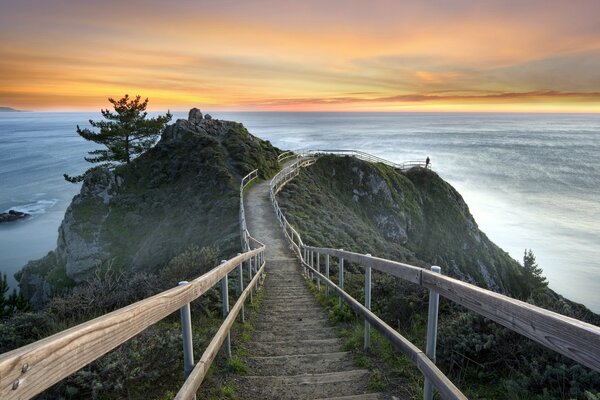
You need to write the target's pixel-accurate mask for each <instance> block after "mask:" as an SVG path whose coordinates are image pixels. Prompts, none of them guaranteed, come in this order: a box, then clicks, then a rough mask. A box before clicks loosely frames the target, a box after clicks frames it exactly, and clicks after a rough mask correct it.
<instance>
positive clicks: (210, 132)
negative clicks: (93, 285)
mask: <svg viewBox="0 0 600 400" xmlns="http://www.w3.org/2000/svg"><path fill="white" fill-rule="evenodd" d="M279 153H280V151H279V150H278V149H277V148H275V147H273V146H272V145H271V144H270V143H269V142H268V141H264V140H261V139H259V138H257V137H255V136H253V135H251V134H250V133H249V132H248V131H247V130H246V128H244V126H243V125H242V124H240V123H237V122H231V121H222V120H218V119H212V118H211V119H206V118H203V116H202V112H201V111H200V110H199V109H192V110H191V111H190V113H189V118H188V119H187V120H182V119H180V120H177V121H176V122H175V123H174V124H172V125H169V126H167V127H166V128H165V130H164V131H163V133H162V136H161V139H160V141H159V142H158V143H157V145H156V146H155V147H154V148H152V149H150V150H149V151H147V152H146V153H145V154H143V155H141V156H140V157H138V158H137V159H135V160H133V161H132V162H131V163H130V164H128V165H122V166H120V167H117V168H116V169H114V170H107V169H105V168H94V169H92V170H90V171H89V172H88V173H87V174H86V177H85V180H84V182H83V185H82V187H81V192H80V193H79V194H78V195H77V196H75V198H74V199H73V201H72V203H71V205H70V206H69V208H68V209H67V211H66V213H65V218H64V220H63V222H62V224H61V226H60V229H59V239H58V243H57V248H56V250H55V251H53V252H51V253H50V254H49V255H48V256H46V257H44V258H43V259H41V260H36V261H32V262H30V263H29V264H27V265H26V266H25V267H24V268H23V270H22V271H21V272H20V274H19V278H20V286H21V288H22V290H23V292H24V293H25V294H26V295H28V297H30V298H32V299H34V300H35V301H36V303H37V304H38V305H39V304H40V303H41V302H43V301H44V300H45V299H46V298H47V297H48V296H50V295H51V294H52V292H53V291H54V292H55V291H56V290H59V289H60V288H61V287H63V286H65V285H67V286H68V285H72V284H77V283H78V282H81V281H83V280H85V279H86V278H87V277H89V276H90V274H93V273H94V271H95V270H96V269H97V268H99V267H101V266H106V265H110V266H111V267H112V268H113V269H116V270H122V271H131V270H135V271H141V270H149V271H153V270H155V269H157V268H160V267H162V266H163V265H164V264H166V263H167V262H168V261H169V260H170V259H171V258H172V257H173V256H175V255H177V254H179V253H180V252H181V251H183V250H184V249H186V248H187V247H189V246H190V245H198V246H215V247H218V248H219V250H220V253H221V255H222V256H223V257H230V256H232V255H235V254H236V253H237V252H238V251H239V243H240V240H239V225H238V207H239V182H240V179H241V177H242V176H244V175H246V174H247V173H248V172H250V171H252V170H254V169H256V168H258V169H259V171H260V173H261V174H263V176H270V175H272V174H274V173H275V172H276V171H277V170H278V168H279V165H278V163H277V156H278V154H279Z"/></svg>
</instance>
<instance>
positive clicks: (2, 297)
mask: <svg viewBox="0 0 600 400" xmlns="http://www.w3.org/2000/svg"><path fill="white" fill-rule="evenodd" d="M9 289H10V288H9V287H8V281H7V278H6V274H1V275H0V318H2V317H6V316H10V315H13V314H14V313H16V312H19V311H27V310H29V308H30V304H29V302H28V301H27V299H26V298H25V297H23V294H22V293H17V291H16V290H15V289H13V291H12V293H11V294H10V295H9V296H8V297H7V296H6V294H7V293H8V290H9Z"/></svg>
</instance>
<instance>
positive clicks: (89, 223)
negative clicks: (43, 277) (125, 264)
mask: <svg viewBox="0 0 600 400" xmlns="http://www.w3.org/2000/svg"><path fill="white" fill-rule="evenodd" d="M116 183H117V181H116V179H115V177H114V173H113V172H111V171H109V170H108V169H105V168H95V169H93V170H91V171H90V172H89V173H88V174H87V175H86V177H85V180H84V182H83V186H82V187H81V192H80V194H79V195H77V196H75V197H74V198H73V201H72V203H71V205H69V208H67V211H66V212H65V217H64V219H63V222H62V223H61V225H60V228H59V230H58V242H57V248H56V253H57V256H58V259H59V262H61V263H62V264H64V265H65V268H66V272H67V275H68V276H69V277H71V278H73V279H74V280H75V281H79V280H80V277H83V276H85V275H86V273H87V272H88V271H89V270H91V269H94V268H96V267H97V266H98V265H100V264H101V263H102V262H103V261H104V260H106V259H107V257H108V254H107V251H106V250H105V249H104V248H103V246H102V245H101V241H100V230H101V227H102V222H103V221H104V220H105V219H106V217H107V215H108V212H109V207H108V205H109V203H110V200H111V193H112V192H113V188H114V186H116Z"/></svg>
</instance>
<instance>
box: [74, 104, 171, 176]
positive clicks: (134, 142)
mask: <svg viewBox="0 0 600 400" xmlns="http://www.w3.org/2000/svg"><path fill="white" fill-rule="evenodd" d="M108 101H109V102H110V103H111V104H112V105H113V108H114V112H112V111H111V110H109V109H105V110H100V112H101V113H102V116H103V117H104V119H105V121H93V120H91V119H90V121H89V122H90V125H92V127H93V128H98V129H99V131H98V132H96V131H93V130H91V129H88V128H84V129H82V128H80V127H79V125H77V133H78V134H79V136H81V137H82V138H84V139H85V140H91V141H93V142H95V143H99V144H102V145H104V146H105V147H106V148H105V149H98V150H93V151H90V152H89V155H90V157H84V159H85V160H86V161H88V162H90V163H103V164H102V165H103V166H106V167H109V168H114V167H115V166H116V165H118V164H119V163H125V164H129V163H130V162H131V160H132V159H134V158H135V157H136V156H138V155H140V154H142V153H143V152H145V151H146V150H148V149H149V148H151V147H152V146H153V145H154V143H155V142H156V138H157V137H158V135H159V134H160V132H161V131H162V130H163V129H164V127H165V125H166V124H167V123H168V122H169V121H170V120H171V117H172V115H171V114H170V113H169V112H167V113H166V114H165V115H161V116H158V117H156V118H149V119H147V118H146V117H147V116H148V113H147V112H146V107H147V106H148V99H146V100H144V101H141V97H140V96H136V97H135V98H134V99H130V98H129V95H127V94H126V95H125V96H124V97H123V98H121V99H119V100H114V99H112V98H110V99H108ZM115 162H116V163H117V164H115ZM84 176H85V173H84V174H82V175H78V176H69V175H67V174H64V177H65V179H66V180H67V181H69V182H81V181H82V180H83V178H84Z"/></svg>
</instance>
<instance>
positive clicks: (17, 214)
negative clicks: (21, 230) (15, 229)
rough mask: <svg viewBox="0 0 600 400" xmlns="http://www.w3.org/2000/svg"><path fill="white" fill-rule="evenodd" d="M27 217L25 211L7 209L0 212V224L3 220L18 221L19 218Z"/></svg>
mask: <svg viewBox="0 0 600 400" xmlns="http://www.w3.org/2000/svg"><path fill="white" fill-rule="evenodd" d="M27 217H29V214H27V213H24V212H21V211H15V210H9V211H8V212H5V213H0V224H1V223H4V222H13V221H18V220H20V219H23V218H27Z"/></svg>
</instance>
